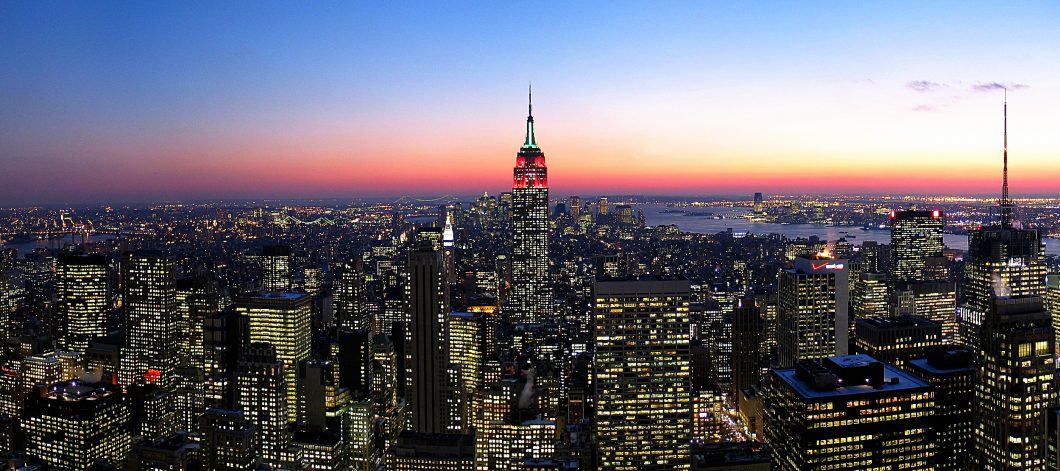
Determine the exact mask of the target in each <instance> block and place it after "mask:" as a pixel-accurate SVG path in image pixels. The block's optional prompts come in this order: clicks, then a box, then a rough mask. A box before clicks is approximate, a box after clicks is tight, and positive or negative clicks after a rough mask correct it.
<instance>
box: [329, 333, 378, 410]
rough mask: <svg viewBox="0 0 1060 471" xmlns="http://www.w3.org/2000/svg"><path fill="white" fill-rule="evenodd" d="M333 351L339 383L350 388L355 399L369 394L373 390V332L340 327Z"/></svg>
mask: <svg viewBox="0 0 1060 471" xmlns="http://www.w3.org/2000/svg"><path fill="white" fill-rule="evenodd" d="M333 352H334V353H333V358H335V359H336V360H337V366H338V376H339V385H340V386H341V387H343V388H346V389H348V390H349V391H350V394H352V395H353V398H354V399H355V400H359V399H362V398H364V397H366V396H368V395H369V394H370V393H371V391H372V367H371V365H372V333H371V332H369V331H367V330H350V329H345V328H339V330H338V332H337V334H336V344H335V345H334V346H333Z"/></svg>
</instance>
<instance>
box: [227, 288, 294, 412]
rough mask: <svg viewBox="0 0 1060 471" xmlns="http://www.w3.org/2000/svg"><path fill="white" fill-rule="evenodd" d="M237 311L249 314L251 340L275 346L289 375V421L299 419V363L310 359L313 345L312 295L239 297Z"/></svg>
mask: <svg viewBox="0 0 1060 471" xmlns="http://www.w3.org/2000/svg"><path fill="white" fill-rule="evenodd" d="M235 304H236V311H237V312H239V313H240V314H243V315H245V316H246V317H247V320H248V324H249V326H250V329H249V330H250V341H251V342H254V343H259V342H260V343H268V344H271V345H272V346H273V347H275V348H276V358H278V359H279V360H280V361H281V362H283V366H284V368H283V372H284V375H286V378H285V380H284V384H285V385H286V387H287V394H286V398H287V411H288V421H289V422H294V421H295V420H297V419H298V391H297V387H296V384H297V382H296V378H295V376H296V372H297V371H298V364H299V363H301V362H302V360H306V359H308V358H309V354H310V350H311V348H312V342H313V337H312V332H311V330H310V319H311V317H312V313H311V308H312V298H310V297H309V295H308V294H305V293H277V292H266V293H261V294H260V295H258V296H249V297H243V298H238V299H237V300H236V303H235Z"/></svg>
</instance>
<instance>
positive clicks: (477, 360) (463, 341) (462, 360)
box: [449, 312, 489, 423]
mask: <svg viewBox="0 0 1060 471" xmlns="http://www.w3.org/2000/svg"><path fill="white" fill-rule="evenodd" d="M486 321H487V314H486V313H483V312H453V313H450V314H449V361H450V362H452V363H454V364H457V365H460V370H459V371H460V375H461V383H462V384H463V385H464V388H465V394H466V397H467V400H468V407H467V413H468V415H469V417H468V418H467V419H468V420H465V423H470V422H471V421H470V418H472V417H475V415H476V411H477V410H478V403H479V401H478V395H479V389H480V388H481V387H482V382H483V370H484V369H485V368H484V365H483V362H484V361H485V357H486V354H487V353H488V351H487V349H486V345H487V342H486V336H487V334H488V333H489V331H488V329H487V325H486Z"/></svg>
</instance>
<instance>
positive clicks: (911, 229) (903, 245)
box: [891, 209, 946, 282]
mask: <svg viewBox="0 0 1060 471" xmlns="http://www.w3.org/2000/svg"><path fill="white" fill-rule="evenodd" d="M943 221H944V216H943V214H942V211H939V210H930V211H927V210H913V209H909V210H903V211H891V263H892V265H893V266H892V268H891V273H892V275H893V277H894V280H895V281H899V282H917V281H935V280H939V279H943V278H945V270H944V269H945V265H944V264H943V263H942V262H943V261H944V260H945V259H944V258H943V257H942V251H943V250H944V249H945V248H946V246H945V245H944V244H943V243H942V227H943V225H944V222H943Z"/></svg>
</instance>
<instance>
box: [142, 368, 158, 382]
mask: <svg viewBox="0 0 1060 471" xmlns="http://www.w3.org/2000/svg"><path fill="white" fill-rule="evenodd" d="M161 377H162V372H161V371H158V370H155V369H150V370H147V372H146V373H144V383H147V384H152V383H154V382H156V381H158V379H159V378H161Z"/></svg>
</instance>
